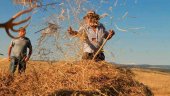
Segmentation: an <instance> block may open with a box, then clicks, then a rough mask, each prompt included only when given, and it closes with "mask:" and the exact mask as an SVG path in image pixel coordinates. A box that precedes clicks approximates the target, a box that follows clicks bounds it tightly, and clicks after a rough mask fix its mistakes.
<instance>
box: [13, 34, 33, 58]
mask: <svg viewBox="0 0 170 96" xmlns="http://www.w3.org/2000/svg"><path fill="white" fill-rule="evenodd" d="M11 46H12V53H13V56H15V57H17V58H19V57H24V56H26V55H27V48H32V45H31V42H30V40H29V38H27V37H22V38H19V39H13V40H12V41H11Z"/></svg>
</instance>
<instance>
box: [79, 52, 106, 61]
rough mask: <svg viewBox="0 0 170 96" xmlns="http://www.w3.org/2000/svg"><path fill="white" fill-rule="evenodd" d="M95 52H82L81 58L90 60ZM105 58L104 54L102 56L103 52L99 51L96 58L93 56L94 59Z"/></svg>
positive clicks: (101, 59)
mask: <svg viewBox="0 0 170 96" xmlns="http://www.w3.org/2000/svg"><path fill="white" fill-rule="evenodd" d="M94 55H95V53H88V52H84V53H83V56H82V59H83V60H92V59H93V57H94ZM103 60H105V56H104V53H103V52H102V53H99V54H98V55H97V56H96V58H95V61H103Z"/></svg>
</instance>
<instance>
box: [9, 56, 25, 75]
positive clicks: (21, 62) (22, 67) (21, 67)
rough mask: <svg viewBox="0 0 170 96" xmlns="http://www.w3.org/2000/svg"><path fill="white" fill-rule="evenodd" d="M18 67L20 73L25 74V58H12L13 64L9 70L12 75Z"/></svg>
mask: <svg viewBox="0 0 170 96" xmlns="http://www.w3.org/2000/svg"><path fill="white" fill-rule="evenodd" d="M17 66H18V73H22V72H25V69H26V62H25V61H24V58H16V57H11V63H10V68H9V70H10V73H11V74H14V72H15V71H16V68H17Z"/></svg>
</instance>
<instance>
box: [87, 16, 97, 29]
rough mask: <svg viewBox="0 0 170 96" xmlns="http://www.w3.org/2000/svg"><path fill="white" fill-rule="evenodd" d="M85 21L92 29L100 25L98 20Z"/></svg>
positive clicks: (88, 19)
mask: <svg viewBox="0 0 170 96" xmlns="http://www.w3.org/2000/svg"><path fill="white" fill-rule="evenodd" d="M85 21H86V23H87V24H88V25H90V26H91V27H95V26H97V25H98V20H95V19H94V18H88V17H87V18H85Z"/></svg>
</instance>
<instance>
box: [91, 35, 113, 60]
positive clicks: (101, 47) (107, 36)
mask: <svg viewBox="0 0 170 96" xmlns="http://www.w3.org/2000/svg"><path fill="white" fill-rule="evenodd" d="M109 37H110V36H109V35H108V36H107V38H106V39H105V41H104V42H103V44H102V45H101V46H100V48H99V49H98V50H97V52H96V54H95V55H94V56H93V59H92V60H94V59H95V58H96V56H97V55H98V54H99V52H100V51H101V50H102V48H103V46H104V45H105V44H106V42H107V41H108V39H109Z"/></svg>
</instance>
